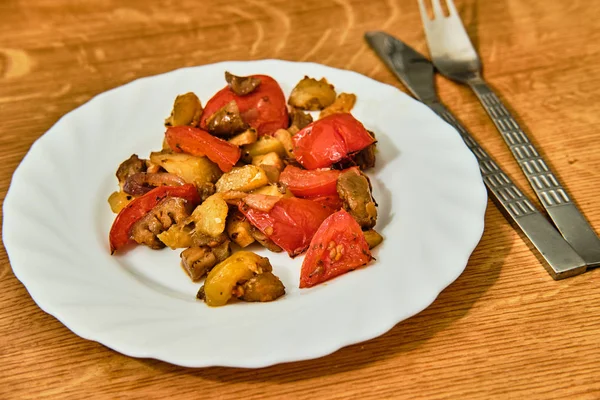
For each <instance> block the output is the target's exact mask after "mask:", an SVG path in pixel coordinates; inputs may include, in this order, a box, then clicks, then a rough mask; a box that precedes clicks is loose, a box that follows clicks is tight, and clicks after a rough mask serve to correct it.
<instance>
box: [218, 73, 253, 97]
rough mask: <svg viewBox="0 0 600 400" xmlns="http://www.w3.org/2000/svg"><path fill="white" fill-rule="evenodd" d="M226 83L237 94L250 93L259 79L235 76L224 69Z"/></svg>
mask: <svg viewBox="0 0 600 400" xmlns="http://www.w3.org/2000/svg"><path fill="white" fill-rule="evenodd" d="M225 80H226V81H227V85H229V88H230V89H231V90H232V91H233V93H235V94H237V95H238V96H245V95H247V94H249V93H252V92H253V91H254V89H256V88H257V87H258V86H259V85H260V79H259V78H255V77H253V76H237V75H233V74H231V73H229V72H228V71H225Z"/></svg>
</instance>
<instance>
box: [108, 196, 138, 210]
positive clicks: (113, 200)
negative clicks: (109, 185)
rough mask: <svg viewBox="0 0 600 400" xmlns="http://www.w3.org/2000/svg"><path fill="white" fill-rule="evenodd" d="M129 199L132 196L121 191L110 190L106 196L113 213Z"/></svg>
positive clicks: (120, 208) (127, 202)
mask: <svg viewBox="0 0 600 400" xmlns="http://www.w3.org/2000/svg"><path fill="white" fill-rule="evenodd" d="M131 200H133V196H132V195H130V194H127V193H125V192H122V191H117V192H112V193H111V195H110V196H108V204H109V205H110V209H111V211H112V212H114V213H115V214H118V213H119V212H120V211H121V210H122V209H123V208H124V207H125V206H126V205H127V204H129V202H130V201H131Z"/></svg>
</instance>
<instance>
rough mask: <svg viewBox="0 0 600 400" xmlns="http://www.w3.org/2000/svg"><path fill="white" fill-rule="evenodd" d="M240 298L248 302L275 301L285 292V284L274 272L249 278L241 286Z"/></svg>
mask: <svg viewBox="0 0 600 400" xmlns="http://www.w3.org/2000/svg"><path fill="white" fill-rule="evenodd" d="M240 289H241V290H240V292H241V296H240V299H241V300H243V301H248V302H261V303H264V302H266V301H273V300H276V299H277V298H279V297H281V296H283V295H284V294H285V286H283V283H281V281H280V280H279V278H278V277H276V276H275V275H274V274H273V273H272V272H263V273H262V274H259V275H256V276H253V277H252V278H250V279H248V280H247V281H246V282H244V284H243V285H242V286H241V288H240Z"/></svg>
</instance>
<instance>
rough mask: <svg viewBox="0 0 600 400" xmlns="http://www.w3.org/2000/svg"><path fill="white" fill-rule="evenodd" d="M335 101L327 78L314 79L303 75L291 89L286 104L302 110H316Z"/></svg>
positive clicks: (331, 86)
mask: <svg viewBox="0 0 600 400" xmlns="http://www.w3.org/2000/svg"><path fill="white" fill-rule="evenodd" d="M334 101H335V90H334V88H333V85H330V84H329V82H327V79H325V78H321V80H316V79H314V78H309V77H308V76H305V77H304V79H302V80H301V81H300V82H298V84H297V85H296V87H294V89H293V90H292V93H291V94H290V98H289V99H288V104H289V105H291V106H293V107H297V108H301V109H303V110H309V111H316V110H322V109H323V108H325V107H327V106H329V105H331V104H332V103H333V102H334Z"/></svg>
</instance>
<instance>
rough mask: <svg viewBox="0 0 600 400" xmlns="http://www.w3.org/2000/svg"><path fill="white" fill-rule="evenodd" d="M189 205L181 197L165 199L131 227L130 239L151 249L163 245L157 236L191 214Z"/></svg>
mask: <svg viewBox="0 0 600 400" xmlns="http://www.w3.org/2000/svg"><path fill="white" fill-rule="evenodd" d="M191 209H192V206H191V204H190V203H189V202H188V201H187V200H185V199H183V198H181V197H166V198H164V199H163V200H161V201H160V202H159V203H158V204H157V205H156V206H155V207H154V208H153V209H152V210H151V211H150V212H149V213H147V214H146V215H144V216H143V217H142V218H141V219H139V220H138V221H137V222H136V223H135V224H133V226H132V227H131V238H132V239H133V240H135V241H136V242H137V243H139V244H144V245H146V246H148V247H150V248H152V249H162V248H163V247H165V244H164V243H163V242H162V241H161V240H160V239H159V238H158V235H160V234H161V233H163V232H164V231H166V230H168V229H171V228H172V227H174V226H177V225H178V224H181V223H182V222H184V221H185V220H186V219H187V218H188V217H189V216H190V212H191Z"/></svg>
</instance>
